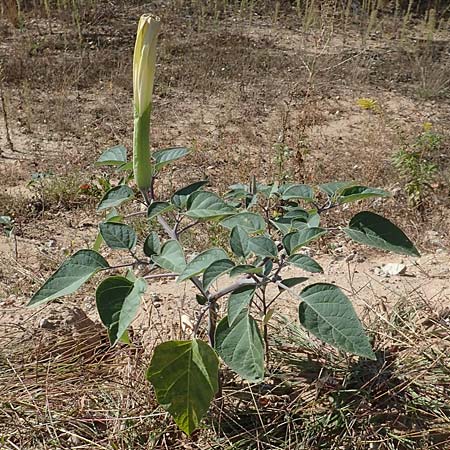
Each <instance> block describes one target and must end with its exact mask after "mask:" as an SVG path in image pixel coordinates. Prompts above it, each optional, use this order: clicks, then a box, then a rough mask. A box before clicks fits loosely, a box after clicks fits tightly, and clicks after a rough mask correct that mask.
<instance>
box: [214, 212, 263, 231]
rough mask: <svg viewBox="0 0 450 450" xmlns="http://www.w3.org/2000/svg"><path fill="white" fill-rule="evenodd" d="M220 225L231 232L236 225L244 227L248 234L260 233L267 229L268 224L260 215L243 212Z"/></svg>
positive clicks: (222, 221) (224, 220)
mask: <svg viewBox="0 0 450 450" xmlns="http://www.w3.org/2000/svg"><path fill="white" fill-rule="evenodd" d="M220 225H222V226H223V227H225V228H227V229H229V230H231V229H233V228H234V227H235V226H236V225H239V226H240V227H242V228H243V229H244V230H245V231H246V232H247V233H260V232H261V231H264V230H265V229H266V222H265V221H264V219H263V218H262V216H260V215H259V214H255V213H251V212H242V213H239V214H235V215H234V216H231V217H227V218H225V219H223V220H221V221H220Z"/></svg>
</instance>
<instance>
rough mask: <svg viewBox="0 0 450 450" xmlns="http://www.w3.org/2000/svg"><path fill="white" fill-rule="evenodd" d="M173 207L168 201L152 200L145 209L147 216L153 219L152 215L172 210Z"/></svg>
mask: <svg viewBox="0 0 450 450" xmlns="http://www.w3.org/2000/svg"><path fill="white" fill-rule="evenodd" d="M173 209H174V206H173V205H171V204H170V203H168V202H153V203H152V204H151V205H150V206H149V207H148V209H147V218H148V219H153V217H156V216H159V215H160V214H163V213H165V212H169V211H172V210H173Z"/></svg>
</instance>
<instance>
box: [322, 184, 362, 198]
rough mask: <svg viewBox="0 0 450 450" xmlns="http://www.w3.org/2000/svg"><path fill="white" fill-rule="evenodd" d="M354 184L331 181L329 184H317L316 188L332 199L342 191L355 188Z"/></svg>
mask: <svg viewBox="0 0 450 450" xmlns="http://www.w3.org/2000/svg"><path fill="white" fill-rule="evenodd" d="M355 184H356V183H354V182H352V181H333V182H331V183H325V184H319V186H317V187H318V188H319V189H320V190H321V191H322V192H325V194H327V195H328V196H329V197H334V196H336V195H338V194H340V193H341V191H342V190H343V189H345V188H347V187H351V186H355Z"/></svg>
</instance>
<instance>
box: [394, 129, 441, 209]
mask: <svg viewBox="0 0 450 450" xmlns="http://www.w3.org/2000/svg"><path fill="white" fill-rule="evenodd" d="M441 145H442V136H441V135H440V134H438V133H436V132H435V131H433V130H432V129H431V127H430V126H428V124H425V126H424V132H423V133H421V134H420V135H419V136H418V137H417V139H416V141H415V142H414V143H413V144H412V145H410V146H405V147H403V148H401V149H400V150H399V151H398V152H397V153H395V154H394V156H393V158H392V162H393V164H394V167H395V168H396V169H397V171H398V173H399V175H400V177H401V178H402V179H403V181H404V183H405V184H404V189H405V192H406V194H407V196H408V201H409V202H410V204H411V206H413V207H416V208H420V207H422V206H423V201H424V199H425V197H426V192H427V189H430V187H431V183H432V182H433V180H434V178H435V176H436V175H437V172H438V165H437V164H436V163H435V162H434V160H435V159H436V154H437V152H438V150H439V149H440V147H441Z"/></svg>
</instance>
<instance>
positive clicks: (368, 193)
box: [338, 186, 391, 204]
mask: <svg viewBox="0 0 450 450" xmlns="http://www.w3.org/2000/svg"><path fill="white" fill-rule="evenodd" d="M390 196H391V194H390V193H389V192H387V191H383V190H382V189H377V188H371V187H366V186H351V187H346V188H344V189H343V190H342V191H341V192H340V194H339V197H338V202H339V203H341V204H342V203H349V202H356V201H357V200H363V199H366V198H372V197H390Z"/></svg>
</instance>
